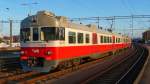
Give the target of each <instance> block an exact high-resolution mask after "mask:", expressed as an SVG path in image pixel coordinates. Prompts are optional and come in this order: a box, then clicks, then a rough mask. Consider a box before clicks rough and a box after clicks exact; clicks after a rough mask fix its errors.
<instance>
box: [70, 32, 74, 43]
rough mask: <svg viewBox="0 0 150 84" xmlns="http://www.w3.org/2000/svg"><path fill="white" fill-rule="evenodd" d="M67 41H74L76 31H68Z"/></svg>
mask: <svg viewBox="0 0 150 84" xmlns="http://www.w3.org/2000/svg"><path fill="white" fill-rule="evenodd" d="M69 43H76V33H75V32H69Z"/></svg>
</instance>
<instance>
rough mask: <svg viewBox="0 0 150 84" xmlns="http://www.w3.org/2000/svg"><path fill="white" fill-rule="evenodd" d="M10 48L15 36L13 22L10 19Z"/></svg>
mask: <svg viewBox="0 0 150 84" xmlns="http://www.w3.org/2000/svg"><path fill="white" fill-rule="evenodd" d="M9 21H10V47H12V43H13V36H12V20H11V19H10V20H9Z"/></svg>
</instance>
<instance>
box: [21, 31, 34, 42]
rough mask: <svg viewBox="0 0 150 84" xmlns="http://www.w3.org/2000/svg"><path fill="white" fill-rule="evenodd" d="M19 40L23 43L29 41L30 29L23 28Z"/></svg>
mask: <svg viewBox="0 0 150 84" xmlns="http://www.w3.org/2000/svg"><path fill="white" fill-rule="evenodd" d="M20 40H21V41H24V42H25V41H30V40H31V35H30V28H23V29H21V30H20Z"/></svg>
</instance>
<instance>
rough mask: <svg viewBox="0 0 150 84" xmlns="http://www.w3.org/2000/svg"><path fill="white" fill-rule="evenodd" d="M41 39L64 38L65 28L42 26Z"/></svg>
mask: <svg viewBox="0 0 150 84" xmlns="http://www.w3.org/2000/svg"><path fill="white" fill-rule="evenodd" d="M40 35H41V40H43V41H49V40H65V29H64V28H56V27H42V28H41V32H40Z"/></svg>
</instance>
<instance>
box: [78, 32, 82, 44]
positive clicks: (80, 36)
mask: <svg viewBox="0 0 150 84" xmlns="http://www.w3.org/2000/svg"><path fill="white" fill-rule="evenodd" d="M78 43H83V33H78Z"/></svg>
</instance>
